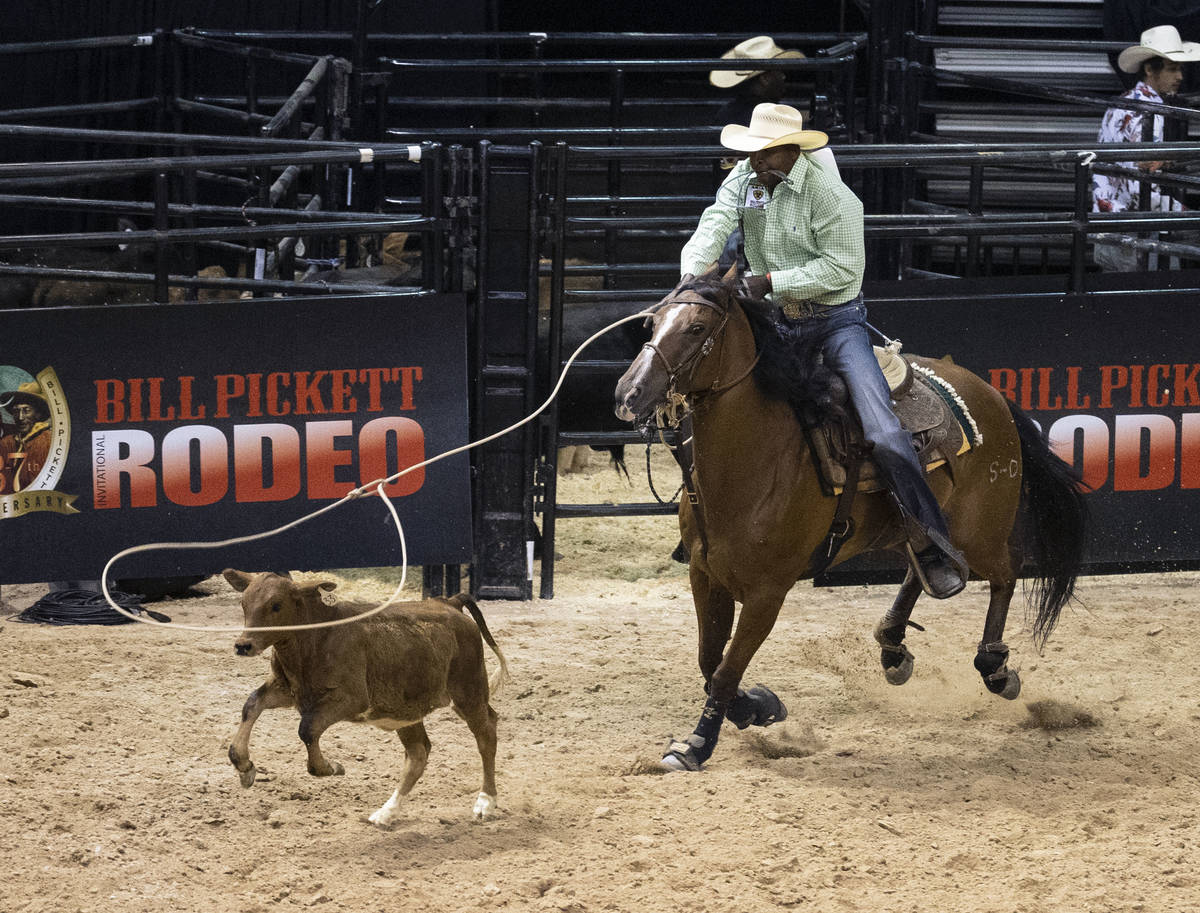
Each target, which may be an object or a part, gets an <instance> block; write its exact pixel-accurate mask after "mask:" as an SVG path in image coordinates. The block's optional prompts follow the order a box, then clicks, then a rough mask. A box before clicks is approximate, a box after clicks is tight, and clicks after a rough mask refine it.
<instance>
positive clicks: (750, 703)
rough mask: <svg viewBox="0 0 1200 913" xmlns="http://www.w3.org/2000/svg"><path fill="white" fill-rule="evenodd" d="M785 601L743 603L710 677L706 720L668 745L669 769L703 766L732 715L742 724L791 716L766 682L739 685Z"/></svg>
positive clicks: (702, 717) (759, 599)
mask: <svg viewBox="0 0 1200 913" xmlns="http://www.w3.org/2000/svg"><path fill="white" fill-rule="evenodd" d="M782 604H783V597H782V596H779V597H756V598H754V599H750V600H747V602H746V603H745V604H744V605H743V606H742V612H741V616H740V617H739V618H738V623H737V630H736V631H735V632H734V635H733V640H732V641H731V642H730V644H729V649H728V651H726V653H725V655H724V657H723V658H722V659H721V661H720V663H719V664H718V665H717V668H716V670H715V671H714V672H713V674H712V676H711V677H710V679H709V682H708V691H709V694H708V700H706V701H705V702H704V710H703V711H702V712H701V714H700V722H699V723H697V724H696V729H695V730H694V731H693V732H692V734H691V735H690V736H688V737H687V739H686V740H684V741H682V742H680V741H673V742H672V743H671V744H670V745H669V746H668V748H667V753H666V755H665V756H664V757H663V759H662V762H661V763H662V766H663V767H665V768H666V769H667V770H699V769H700V768H701V767H702V766H703V765H704V763H705V762H706V761H708V759H709V758H710V757H712V753H713V750H714V749H715V748H716V747H717V739H718V737H719V736H720V734H721V723H722V721H723V720H724V719H725V717H726V716H729V718H730V720H732V721H733V722H734V723H735V724H736V725H737V726H738V728H739V729H742V728H745V727H746V726H749V725H751V724H752V723H753V724H756V725H760V726H769V725H770V724H771V723H775V722H779V721H781V720H783V719H786V718H787V708H786V707H784V706H783V702H782V701H780V700H779V698H778V697H776V696H775V694H774V692H772V691H771V690H770V689H769V688H766V687H764V686H762V685H759V686H757V687H755V688H751V689H750V690H749V691H742V690H741V689H739V688H738V684H739V683H740V682H741V680H742V676H743V675H744V674H745V672H746V667H747V666H749V665H750V660H751V659H753V658H754V654H755V653H756V652H757V651H758V648H759V647H761V646H762V644H763V641H765V640H766V639H767V635H768V634H770V633H771V629H772V628H773V627H774V626H775V619H776V618H778V617H779V607H780V606H781V605H782ZM697 610H698V611H699V605H697Z"/></svg>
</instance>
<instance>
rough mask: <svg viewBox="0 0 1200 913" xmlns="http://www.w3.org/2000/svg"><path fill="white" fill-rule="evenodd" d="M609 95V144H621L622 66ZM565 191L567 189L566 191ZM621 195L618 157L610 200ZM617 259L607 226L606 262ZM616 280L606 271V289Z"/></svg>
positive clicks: (611, 172) (612, 211)
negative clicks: (619, 136) (618, 133)
mask: <svg viewBox="0 0 1200 913" xmlns="http://www.w3.org/2000/svg"><path fill="white" fill-rule="evenodd" d="M610 89H611V92H610V95H609V112H608V123H609V126H610V127H611V128H612V130H613V133H612V134H611V135H610V136H609V140H608V143H609V145H610V146H611V145H620V142H621V141H620V139H619V138H618V136H617V133H616V131H617V130H619V129H620V128H621V126H622V124H623V123H624V120H623V111H622V109H623V108H624V106H625V71H624V70H622V69H621V68H620V67H618V68H616V69H614V70H613V71H612V75H611V82H610ZM562 162H563V167H564V168H565V167H566V155H565V154H564V155H563V158H562ZM564 192H565V191H564ZM620 195H621V162H620V161H619V160H617V159H613V161H611V162H609V163H608V196H609V199H610V200H613V199H616V198H617V197H619V196H620ZM561 201H562V205H563V206H565V205H566V197H565V196H564V197H562V198H561ZM606 212H607V214H608V215H610V216H615V215H617V208H616V205H615V204H610V205H609V206H608V207H607V209H606ZM616 261H617V233H616V232H615V231H614V230H612V229H610V228H607V229H605V230H604V262H605V263H615V262H616ZM614 285H615V282H614V281H613V277H612V276H611V275H610V274H609V273H608V272H605V274H604V287H605V288H606V289H610V288H613V287H614Z"/></svg>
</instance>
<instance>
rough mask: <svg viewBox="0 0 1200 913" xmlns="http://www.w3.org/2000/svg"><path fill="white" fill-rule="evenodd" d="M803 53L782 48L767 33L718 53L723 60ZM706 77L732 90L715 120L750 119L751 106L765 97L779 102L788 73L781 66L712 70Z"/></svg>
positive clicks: (795, 57) (794, 55)
mask: <svg viewBox="0 0 1200 913" xmlns="http://www.w3.org/2000/svg"><path fill="white" fill-rule="evenodd" d="M803 57H804V54H803V53H802V52H801V51H797V50H785V49H784V48H781V47H780V46H779V45H777V44H776V43H775V40H774V39H773V38H771V37H770V36H769V35H759V36H757V37H755V38H747V39H746V40H745V41H743V42H740V43H739V44H736V45H734V46H733V47H732V48H730V49H729V50H728V51H726V52H725V53H724V54H722V55H721V59H722V60H776V59H780V58H785V59H802V58H803ZM708 81H709V82H710V83H712V84H713V85H714V86H716V87H717V88H718V89H729V90H731V91H733V92H734V93H735V94H734V97H733V98H731V99H729V101H727V102H726V103H725V104H724V105H723V106H722V107H721V109H720V111H719V112H718V115H717V117H718V119H717V123H721V122H725V123H731V122H740V121H745V120H749V118H750V115H751V113H752V112H753V109H754V106H755V105H757V104H759V103H760V102H764V101H771V102H780V101H782V100H783V95H784V92H785V90H786V87H787V74H786V73H785V72H784V71H783V70H781V69H771V70H713V71H712V72H711V73H709V74H708Z"/></svg>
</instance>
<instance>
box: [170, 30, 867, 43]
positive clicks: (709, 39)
mask: <svg viewBox="0 0 1200 913" xmlns="http://www.w3.org/2000/svg"><path fill="white" fill-rule="evenodd" d="M189 32H190V33H191V34H192V35H194V36H195V37H197V38H214V39H223V40H228V41H257V42H262V41H284V42H296V41H318V42H325V41H352V40H354V38H355V35H354V34H353V33H352V32H343V31H336V30H335V31H285V30H280V31H265V30H253V29H234V30H223V29H205V28H194V29H190V30H189ZM760 34H761V32H513V31H509V32H462V33H459V32H431V33H425V32H406V33H395V32H368V33H367V34H366V36H365V37H366V40H367V42H368V43H371V44H401V43H403V44H409V45H411V44H433V45H437V44H453V45H456V46H457V45H463V44H484V45H495V46H497V47H508V46H513V45H529V44H531V43H532V44H536V45H537V46H538V47H541V48H548V47H551V46H553V45H554V44H559V43H561V44H625V45H632V46H637V45H639V44H663V43H666V44H673V45H678V44H712V45H719V46H722V47H728V46H729V45H730V44H731V43H737V42H740V41H744V40H746V39H747V38H754V37H756V36H758V35H760ZM771 34H772V36H773V37H774V39H775V41H776V42H777V43H780V44H782V45H789V44H790V45H800V46H804V47H811V46H827V45H834V44H841V43H843V42H846V41H851V42H854V43H855V44H857V45H860V46H865V45H866V42H867V35H866V33H865V32H772V33H771Z"/></svg>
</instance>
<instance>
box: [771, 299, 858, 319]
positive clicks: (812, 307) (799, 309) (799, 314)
mask: <svg viewBox="0 0 1200 913" xmlns="http://www.w3.org/2000/svg"><path fill="white" fill-rule="evenodd" d="M855 300H856V299H855V298H851V299H850V301H845V302H843V303H842V304H817V303H816V302H814V301H797V300H795V299H794V298H785V299H784V300H783V302H782V303H781V305H780V310H782V311H783V315H784V316H785V317H787V318H788V319H789V320H807V319H809V318H812V317H815V318H818V319H820V318H822V317H828V316H829V315H830V314H831V313H833V312H834V311H836V310H837V309H838V308H840V307H843V306H845V305H847V304H850V303H851V302H852V301H855Z"/></svg>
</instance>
